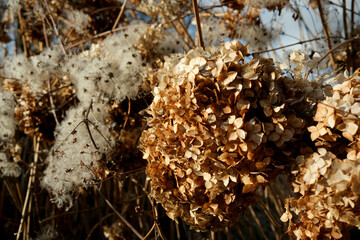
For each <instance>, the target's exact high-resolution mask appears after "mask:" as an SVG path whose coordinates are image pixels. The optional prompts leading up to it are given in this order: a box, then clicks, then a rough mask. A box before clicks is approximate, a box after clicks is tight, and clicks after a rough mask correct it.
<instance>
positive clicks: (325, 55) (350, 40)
mask: <svg viewBox="0 0 360 240" xmlns="http://www.w3.org/2000/svg"><path fill="white" fill-rule="evenodd" d="M357 40H360V37H358V36H355V37H352V38H350V39H348V40H346V41H344V42H342V43H339V44H337V45H336V46H335V47H333V48H332V49H330V50H329V51H327V52H326V53H325V54H324V56H322V58H320V60H319V61H318V62H317V64H319V63H320V62H322V61H323V60H324V59H325V58H326V57H327V56H328V55H329V54H331V53H332V52H334V51H335V50H336V49H338V48H339V47H341V46H343V45H344V44H348V43H350V42H353V41H357ZM313 69H314V68H313V67H312V68H310V69H309V70H308V71H307V73H306V74H305V77H304V79H307V78H308V76H309V74H310V73H311V72H312V70H313Z"/></svg>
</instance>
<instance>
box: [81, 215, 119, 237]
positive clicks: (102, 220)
mask: <svg viewBox="0 0 360 240" xmlns="http://www.w3.org/2000/svg"><path fill="white" fill-rule="evenodd" d="M113 215H115V213H109V214H107V215H105V216H104V217H102V218H101V219H100V220H99V221H98V222H97V223H96V224H95V225H94V226H93V227H92V228H91V230H90V232H89V234H88V235H87V237H86V240H89V239H91V235H92V234H93V232H94V231H95V230H96V228H97V227H99V226H100V225H102V223H103V222H104V221H105V220H106V219H108V218H109V217H111V216H113Z"/></svg>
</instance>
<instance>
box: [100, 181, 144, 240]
mask: <svg viewBox="0 0 360 240" xmlns="http://www.w3.org/2000/svg"><path fill="white" fill-rule="evenodd" d="M95 189H96V190H97V191H98V192H99V194H100V195H101V196H102V197H103V198H104V200H105V202H106V204H107V205H108V206H109V207H110V208H111V209H112V210H113V211H114V212H115V214H116V215H117V216H118V217H119V218H120V220H121V221H122V222H123V223H124V224H125V225H126V226H127V227H128V228H130V230H131V231H132V232H133V233H134V234H135V235H136V236H137V237H138V238H140V239H143V238H144V237H143V236H141V234H140V233H139V232H138V231H137V230H136V229H135V228H134V227H133V226H132V225H131V224H130V223H129V222H128V221H127V220H126V219H125V218H124V217H123V216H122V215H121V214H120V213H119V212H118V211H117V210H116V209H115V207H114V206H113V205H112V204H111V202H110V201H109V200H108V199H107V198H106V197H105V195H104V194H103V193H102V192H101V191H100V190H99V189H98V188H97V187H96V186H95Z"/></svg>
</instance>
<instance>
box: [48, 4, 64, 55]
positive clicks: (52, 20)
mask: <svg viewBox="0 0 360 240" xmlns="http://www.w3.org/2000/svg"><path fill="white" fill-rule="evenodd" d="M44 5H45V7H46V10H47V12H48V14H49V17H50V20H51V23H52V24H53V27H54V31H55V35H56V37H57V38H58V41H59V43H60V47H61V49H62V51H63V53H64V54H65V56H67V54H66V50H65V48H64V45H63V43H62V41H61V38H60V34H59V31H58V29H57V26H56V24H55V21H54V18H53V16H52V14H51V11H50V7H49V4H48V2H47V0H44Z"/></svg>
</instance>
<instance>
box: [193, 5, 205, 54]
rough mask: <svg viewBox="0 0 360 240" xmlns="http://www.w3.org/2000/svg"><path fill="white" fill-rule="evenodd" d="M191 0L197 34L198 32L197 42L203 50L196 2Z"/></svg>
mask: <svg viewBox="0 0 360 240" xmlns="http://www.w3.org/2000/svg"><path fill="white" fill-rule="evenodd" d="M192 2H193V11H194V15H195V21H196V29H197V34H198V38H199V44H200V47H202V48H203V49H204V50H205V47H204V39H203V36H202V31H201V22H200V16H199V7H198V3H197V0H192Z"/></svg>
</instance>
